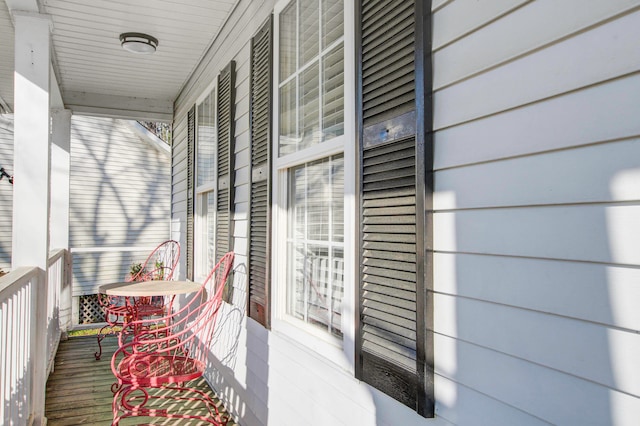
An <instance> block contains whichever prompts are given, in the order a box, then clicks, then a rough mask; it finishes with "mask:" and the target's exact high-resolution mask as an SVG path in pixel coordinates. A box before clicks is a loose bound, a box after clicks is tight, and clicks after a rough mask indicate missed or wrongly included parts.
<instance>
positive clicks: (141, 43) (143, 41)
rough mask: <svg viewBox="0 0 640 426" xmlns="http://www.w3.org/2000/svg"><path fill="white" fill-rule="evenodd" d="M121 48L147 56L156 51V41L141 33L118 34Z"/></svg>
mask: <svg viewBox="0 0 640 426" xmlns="http://www.w3.org/2000/svg"><path fill="white" fill-rule="evenodd" d="M120 43H121V44H122V48H123V49H124V50H127V51H129V52H132V53H140V54H143V55H148V54H150V53H153V52H155V51H156V48H157V47H158V39H157V38H155V37H151V36H150V35H147V34H142V33H122V34H120Z"/></svg>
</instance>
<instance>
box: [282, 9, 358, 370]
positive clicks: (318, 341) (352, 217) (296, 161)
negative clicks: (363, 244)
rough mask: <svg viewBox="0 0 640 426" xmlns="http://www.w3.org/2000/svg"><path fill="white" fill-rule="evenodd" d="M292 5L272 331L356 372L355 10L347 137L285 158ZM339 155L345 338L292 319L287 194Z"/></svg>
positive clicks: (348, 58)
mask: <svg viewBox="0 0 640 426" xmlns="http://www.w3.org/2000/svg"><path fill="white" fill-rule="evenodd" d="M290 1H291V0H281V1H279V2H278V3H277V4H276V5H275V7H274V32H273V34H274V47H273V51H274V58H273V67H274V69H273V85H272V87H273V111H274V114H273V137H272V141H273V149H272V152H273V153H274V156H273V170H272V182H273V189H272V190H273V194H272V196H273V198H272V200H273V201H272V215H273V217H272V220H273V222H272V226H273V229H272V231H273V233H272V235H273V237H272V259H271V262H272V277H271V278H272V280H271V282H272V283H273V284H272V303H273V305H272V315H273V318H272V324H271V325H272V331H273V332H274V333H277V334H278V335H280V336H282V337H283V338H285V339H287V340H291V341H292V342H295V343H296V344H298V345H302V346H304V347H306V348H309V349H310V350H312V351H314V352H316V353H318V354H319V355H320V356H322V357H324V358H326V359H328V360H329V361H332V362H334V363H335V364H337V365H339V366H340V367H341V368H342V369H343V370H346V371H348V372H350V373H351V374H353V373H354V371H355V337H356V333H355V330H356V312H357V309H356V308H357V307H356V297H355V292H356V288H355V286H356V283H357V282H358V281H357V275H356V274H357V268H356V267H355V265H356V262H357V258H358V256H357V245H356V241H357V237H358V230H357V228H356V209H355V207H356V188H355V183H356V170H355V169H356V168H355V167H349V166H351V165H355V164H356V161H355V160H356V148H357V140H356V129H355V120H356V119H355V96H356V92H355V82H356V75H355V24H354V23H355V5H354V2H352V1H350V0H344V1H343V8H344V23H343V25H344V27H343V28H344V35H343V49H344V74H343V78H344V134H343V135H342V136H339V137H336V138H334V139H331V140H329V141H327V142H321V143H318V144H315V145H312V146H310V147H308V148H305V149H303V150H301V151H297V152H294V153H291V154H287V155H286V156H285V157H283V158H280V157H279V156H278V153H279V133H280V99H279V93H280V81H279V80H280V54H279V48H280V40H279V34H280V22H279V17H280V13H281V12H282V11H283V10H284V9H285V8H286V7H287V6H288V5H289V3H290ZM335 154H343V156H344V165H345V167H344V194H345V196H344V284H343V285H344V295H343V299H342V314H341V328H342V335H343V337H342V339H338V338H337V337H335V336H332V335H330V334H329V333H328V332H327V331H325V330H322V329H320V328H319V327H317V326H314V325H311V324H306V323H304V322H303V321H300V320H297V319H295V318H293V317H291V316H290V315H288V314H287V300H286V292H287V262H286V259H287V218H288V216H287V215H288V208H287V205H288V204H287V195H288V170H289V169H290V168H291V167H294V166H298V165H301V164H305V163H308V162H311V161H314V160H319V159H322V158H326V157H330V156H332V155H335Z"/></svg>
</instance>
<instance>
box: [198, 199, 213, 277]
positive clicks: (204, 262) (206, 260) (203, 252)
mask: <svg viewBox="0 0 640 426" xmlns="http://www.w3.org/2000/svg"><path fill="white" fill-rule="evenodd" d="M215 200H216V199H215V192H214V191H208V192H202V193H200V194H198V230H199V231H198V232H199V235H197V236H196V247H197V248H198V249H197V258H198V262H197V263H198V271H197V275H200V276H204V275H206V274H208V273H209V271H210V270H211V268H213V266H214V265H213V256H214V244H215V225H216V221H215V213H216V204H215Z"/></svg>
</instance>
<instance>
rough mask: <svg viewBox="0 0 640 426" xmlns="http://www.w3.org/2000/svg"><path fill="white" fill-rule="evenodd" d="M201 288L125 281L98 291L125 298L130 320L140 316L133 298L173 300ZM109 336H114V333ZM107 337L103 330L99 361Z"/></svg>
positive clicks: (187, 284)
mask: <svg viewBox="0 0 640 426" xmlns="http://www.w3.org/2000/svg"><path fill="white" fill-rule="evenodd" d="M201 287H202V284H200V283H197V282H193V281H162V280H157V281H153V280H152V281H130V282H125V281H123V282H117V283H110V284H103V285H101V286H99V287H98V291H99V292H100V293H101V294H106V295H107V296H120V297H124V298H125V301H126V309H127V310H128V311H129V315H128V316H129V318H130V319H139V318H137V316H138V315H137V312H136V310H135V309H136V308H135V306H134V305H132V304H131V303H130V302H129V301H130V300H133V298H136V297H154V296H171V297H172V298H173V297H174V296H177V295H179V294H189V293H195V292H197V291H198V290H200V288H201ZM172 302H173V299H172ZM169 306H171V303H170V304H169ZM107 326H108V325H107ZM107 326H105V327H107ZM105 327H103V328H105ZM112 328H113V327H112ZM109 334H113V331H112V332H111V333H109ZM105 337H106V334H105V333H103V332H102V329H101V332H100V333H99V334H98V336H97V338H98V352H96V353H95V357H96V359H97V360H99V359H100V357H101V355H102V340H103V339H104V338H105Z"/></svg>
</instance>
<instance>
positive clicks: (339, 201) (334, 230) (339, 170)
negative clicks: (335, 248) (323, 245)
mask: <svg viewBox="0 0 640 426" xmlns="http://www.w3.org/2000/svg"><path fill="white" fill-rule="evenodd" d="M331 178H332V179H333V182H332V185H331V190H332V194H331V222H332V226H331V240H332V241H339V242H343V241H344V158H343V157H338V158H336V159H335V160H334V161H333V163H332V164H331Z"/></svg>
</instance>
